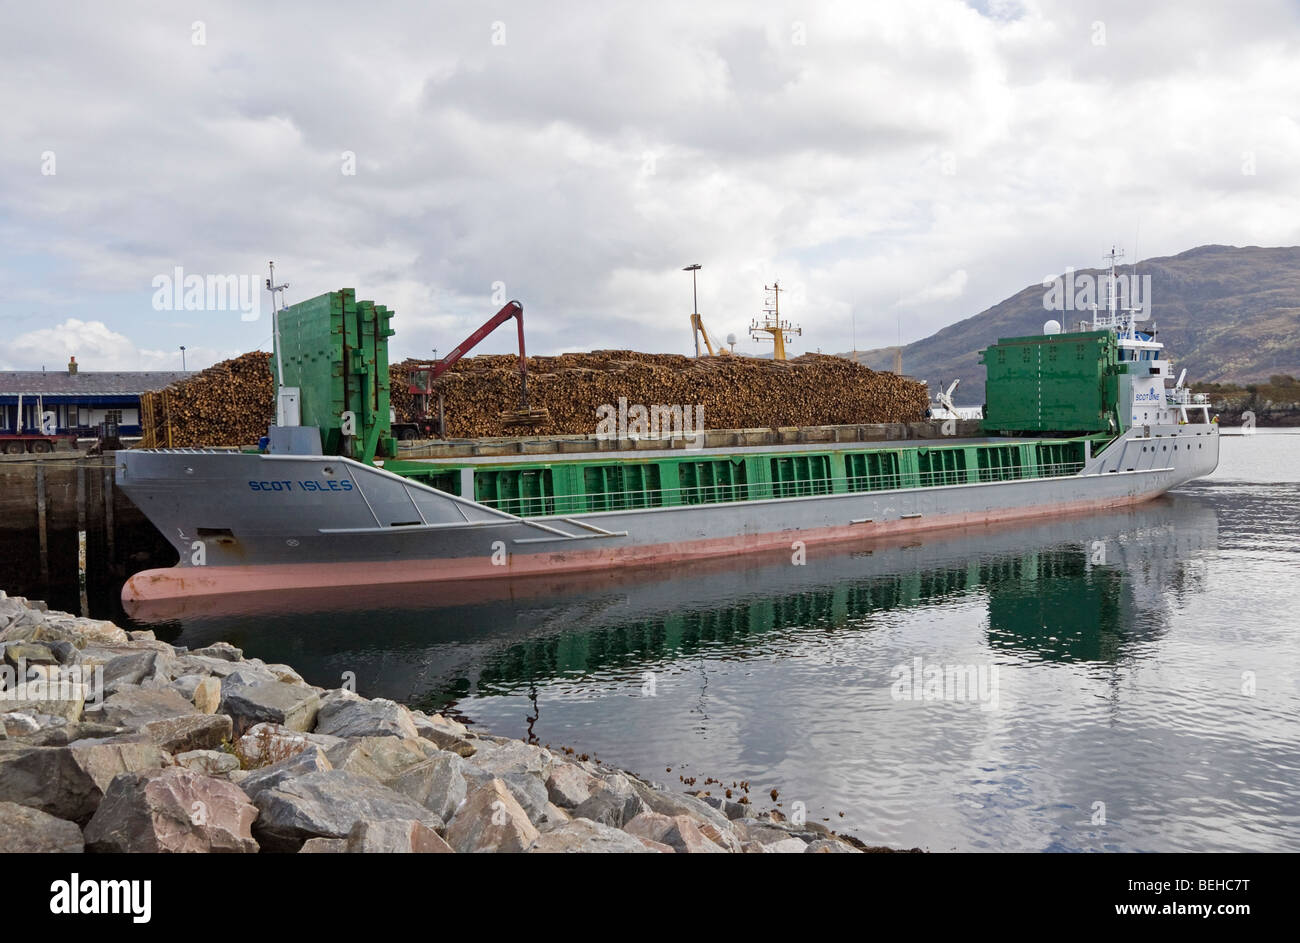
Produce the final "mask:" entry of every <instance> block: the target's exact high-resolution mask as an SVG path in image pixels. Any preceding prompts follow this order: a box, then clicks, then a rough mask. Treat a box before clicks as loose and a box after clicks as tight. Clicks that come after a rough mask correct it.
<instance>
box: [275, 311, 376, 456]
mask: <svg viewBox="0 0 1300 943" xmlns="http://www.w3.org/2000/svg"><path fill="white" fill-rule="evenodd" d="M279 318H280V352H281V357H282V359H283V361H284V378H283V380H282V381H281V385H283V386H290V387H295V386H296V387H298V388H299V389H300V390H301V398H300V401H301V403H302V420H301V421H302V425H304V426H319V427H320V432H321V446H322V448H323V450H324V452H325V454H327V455H347V456H348V457H349V458H354V459H356V460H357V461H361V462H369V461H371V460H372V459H374V458H376V457H379V458H385V457H392V456H395V455H396V454H397V443H396V442H395V441H394V439H393V437H392V434H391V432H390V431H389V427H390V423H389V411H388V406H389V386H388V384H389V380H388V338H389V337H391V336H392V335H393V334H394V331H393V328H392V327H391V326H390V324H389V322H390V321H391V320H392V318H393V312H392V311H390V310H389V309H388V308H387V307H385V306H384V305H377V304H375V303H374V302H373V301H357V300H356V290H355V289H352V288H342V289H340V290H338V291H331V292H328V293H326V294H324V295H317V296H316V297H315V298H309V299H308V300H307V301H301V302H299V303H298V304H295V305H290V306H288V307H287V308H285V309H284V310H282V311H281V312H280V313H279ZM275 369H276V367H275V358H274V357H272V358H271V370H272V372H273V373H274V372H275ZM277 379H278V378H277ZM345 412H351V413H352V415H353V417H355V423H356V426H355V429H356V431H355V434H354V435H353V436H346V435H344V430H343V427H342V422H343V419H342V417H343V415H344V413H345Z"/></svg>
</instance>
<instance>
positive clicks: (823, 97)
mask: <svg viewBox="0 0 1300 943" xmlns="http://www.w3.org/2000/svg"><path fill="white" fill-rule="evenodd" d="M1135 7H1137V9H1134V8H1135ZM0 63H3V65H0V70H2V71H0V76H2V77H3V78H2V81H0V110H2V112H3V114H4V132H3V134H2V135H0V250H2V251H0V290H2V292H3V295H2V297H3V301H2V302H0V328H2V329H3V335H4V337H5V343H4V344H3V346H0V368H19V369H39V368H40V367H41V366H42V365H45V366H49V367H51V368H56V367H61V366H62V365H63V364H64V363H66V361H67V358H68V355H69V354H75V355H76V356H77V358H78V361H79V362H80V363H81V364H82V365H83V366H84V367H85V368H86V369H114V368H117V369H160V368H161V369H177V368H178V367H179V365H180V364H179V361H180V357H179V351H178V348H179V346H180V345H182V344H184V345H186V346H187V347H188V348H189V351H188V365H189V366H190V367H191V368H194V367H195V366H205V365H207V364H209V363H212V362H214V361H216V360H219V359H222V358H224V357H226V356H231V355H234V354H237V353H240V352H243V351H246V350H252V349H256V348H259V347H261V348H262V349H269V343H270V335H271V328H270V319H269V315H268V314H267V310H268V307H269V302H268V301H267V299H266V298H265V296H262V302H263V303H262V306H261V314H260V315H259V316H257V317H255V318H254V317H253V316H252V315H250V314H244V313H242V312H240V311H239V310H184V307H183V298H182V303H181V304H180V305H177V306H176V307H179V308H180V310H169V309H168V308H167V306H166V304H165V303H163V304H162V305H161V306H162V307H163V310H157V308H158V307H159V304H157V303H156V302H157V295H158V292H157V291H156V280H157V279H158V278H160V277H162V276H164V275H166V276H172V275H173V273H174V272H175V270H176V268H177V267H178V266H179V267H180V268H181V269H182V270H183V272H184V273H185V274H186V275H198V276H200V277H203V278H206V277H208V276H239V275H244V276H246V277H247V278H248V279H249V280H250V283H251V282H252V280H258V282H257V283H258V284H260V279H261V278H262V277H263V276H264V274H265V270H266V263H267V261H268V260H270V259H274V260H275V262H276V264H277V275H278V276H280V278H281V280H283V281H287V282H289V284H290V286H291V287H290V288H289V290H288V300H289V301H291V302H292V301H300V300H302V299H304V298H307V297H310V296H312V295H315V294H319V293H321V292H324V291H328V290H331V289H334V288H338V287H342V286H355V287H356V288H357V290H358V294H359V296H361V297H367V298H374V299H375V300H377V301H380V302H383V303H386V304H388V305H389V306H390V307H394V308H396V310H397V319H396V320H395V321H394V326H395V327H396V328H397V332H398V333H397V336H396V337H395V338H394V344H395V351H394V353H395V354H396V355H397V356H399V357H400V356H407V355H412V356H429V355H430V354H431V352H432V350H433V349H434V348H438V349H440V350H441V351H442V352H446V351H447V350H449V349H450V348H451V347H452V346H454V345H455V344H456V343H457V342H459V341H460V340H461V339H462V338H463V337H464V336H465V335H466V334H467V333H469V332H470V331H471V330H473V329H474V328H475V327H477V326H478V324H479V323H481V322H482V321H483V320H485V319H486V318H487V317H488V316H489V315H490V314H492V313H493V312H494V311H496V309H497V308H498V307H499V306H500V305H499V303H495V302H494V300H493V296H494V293H495V294H498V295H500V294H504V295H505V296H506V297H510V298H518V299H520V300H521V301H522V302H523V303H524V307H525V311H526V322H527V326H528V335H529V344H530V352H537V353H553V352H558V351H561V350H582V349H591V348H601V347H631V348H636V349H641V350H650V351H672V352H681V353H686V352H689V351H690V349H691V335H690V329H689V323H688V319H687V315H688V314H689V312H690V304H691V296H690V289H691V286H690V276H689V275H688V274H686V273H684V272H682V271H681V268H682V266H684V265H687V264H689V263H692V262H699V263H701V264H702V265H703V269H702V270H701V271H700V273H699V274H700V284H699V289H700V310H701V312H702V314H703V316H704V320H705V324H706V326H707V327H708V328H709V329H710V330H711V331H712V332H714V333H716V334H719V335H722V336H725V335H726V334H727V333H729V332H734V333H736V334H737V335H738V337H739V338H740V343H739V344H738V345H737V350H738V351H746V352H754V353H757V352H760V351H761V350H763V347H762V346H761V345H760V344H759V343H757V342H753V341H751V340H749V338H748V337H747V335H746V328H747V326H748V324H749V321H750V319H751V318H752V317H753V316H754V315H755V314H757V313H759V311H760V310H761V307H762V301H763V286H764V284H767V283H770V282H771V281H772V280H774V279H780V281H781V284H782V285H783V287H785V288H786V289H787V294H786V295H785V296H784V297H783V306H782V307H783V313H788V315H789V316H790V317H791V318H792V319H793V320H795V321H796V322H798V323H800V324H801V325H802V326H803V331H804V333H803V336H802V337H801V338H799V339H798V340H797V343H796V344H794V345H793V349H794V351H796V352H801V351H804V350H816V349H819V348H820V349H821V350H823V351H826V352H831V351H842V350H847V349H849V347H850V346H851V344H853V343H854V340H855V327H854V325H855V322H856V344H857V346H858V348H859V349H865V348H869V347H875V346H882V345H887V344H892V343H894V342H895V338H896V337H897V336H899V335H900V334H901V337H902V339H903V341H904V342H906V341H910V340H915V339H917V338H919V337H923V336H925V335H927V334H930V333H933V332H934V331H935V330H937V329H939V328H941V327H943V326H945V325H947V324H950V323H952V322H954V321H956V320H959V319H961V318H964V317H968V316H970V315H972V314H975V313H977V312H979V311H980V310H982V309H984V308H986V307H988V306H989V305H991V304H993V303H996V302H997V301H999V300H1001V299H1002V298H1004V297H1006V296H1007V295H1009V294H1012V293H1013V292H1015V291H1017V290H1019V289H1020V288H1023V287H1024V286H1025V285H1027V284H1030V283H1033V282H1037V281H1040V280H1042V279H1043V278H1044V277H1045V276H1046V275H1049V274H1052V273H1057V272H1060V271H1062V270H1063V269H1064V268H1065V267H1066V266H1067V265H1073V266H1076V267H1081V268H1082V267H1088V266H1094V265H1098V264H1099V263H1100V260H1101V255H1102V253H1103V252H1104V251H1105V250H1106V249H1107V248H1109V246H1110V245H1111V244H1112V243H1116V244H1118V245H1120V246H1121V247H1122V248H1124V249H1125V251H1126V252H1127V253H1128V257H1129V258H1132V255H1133V253H1134V251H1135V248H1136V252H1137V254H1138V255H1140V256H1141V257H1144V258H1145V257H1151V256H1158V255H1168V254H1172V253H1176V252H1180V251H1182V250H1184V249H1188V248H1191V247H1193V246H1196V245H1201V244H1205V243H1226V244H1234V245H1295V244H1297V243H1300V5H1297V4H1296V3H1294V2H1280V0H1279V2H1258V3H1255V2H1246V3H1236V4H1225V3H1220V2H1190V3H1189V2H1186V0H1178V2H1170V3H1158V2H1155V3H1143V4H1140V5H1135V4H1131V3H1127V2H1118V0H1117V2H1112V0H1097V2H1088V3H1060V4H1058V3H1055V2H1039V0H1026V2H1015V0H978V2H971V3H961V2H957V0H909V2H907V3H874V2H844V3H833V2H817V3H754V2H716V3H709V4H702V3H699V2H683V3H674V2H657V3H654V4H645V3H630V2H629V3H622V2H617V3H605V4H595V3H584V4H578V3H563V2H558V3H556V2H553V3H546V4H542V3H536V2H518V3H512V2H496V3H493V4H480V3H473V2H468V0H456V2H437V3H429V4H410V5H404V4H386V3H382V2H369V3H364V4H357V3H350V2H349V3H330V2H314V3H310V4H306V3H304V4H291V3H285V4H275V5H268V4H252V3H250V4H238V3H204V2H198V3H188V2H173V3H158V4H152V5H132V4H129V3H115V4H111V5H109V4H99V3H93V4H92V3H87V4H84V5H78V4H74V3H58V4H32V3H30V2H8V0H5V2H0ZM227 307H230V308H235V307H236V306H235V305H228V306H227ZM255 313H256V312H254V314H255ZM511 343H512V338H511V335H510V333H509V332H504V331H503V332H501V333H500V335H499V336H496V337H494V338H492V339H491V340H490V341H489V342H488V343H487V344H486V345H485V346H484V347H483V348H482V349H484V350H487V351H493V352H500V351H506V350H509V349H510V347H511ZM767 349H770V345H769V347H768V348H767Z"/></svg>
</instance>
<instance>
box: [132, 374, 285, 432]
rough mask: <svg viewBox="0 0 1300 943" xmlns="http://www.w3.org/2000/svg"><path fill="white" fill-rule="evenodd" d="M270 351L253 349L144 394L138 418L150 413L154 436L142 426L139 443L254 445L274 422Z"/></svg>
mask: <svg viewBox="0 0 1300 943" xmlns="http://www.w3.org/2000/svg"><path fill="white" fill-rule="evenodd" d="M269 356H270V355H269V354H267V353H266V352H265V351H260V350H255V351H252V352H251V353H247V354H243V355H241V356H239V357H236V358H235V359H234V360H223V361H222V362H221V363H218V364H215V365H213V366H211V367H208V369H206V370H201V371H199V372H198V373H195V374H194V375H193V376H188V377H186V378H185V379H183V380H178V381H176V382H175V383H173V384H172V385H171V386H169V387H167V388H166V389H164V390H161V391H160V392H157V393H149V394H145V397H144V398H142V402H141V407H142V408H141V413H142V416H141V420H142V424H145V423H146V422H147V419H148V418H150V417H151V418H152V429H153V432H154V437H155V439H156V441H155V442H153V443H150V442H149V441H148V439H149V435H148V431H149V430H147V429H146V431H145V436H144V439H143V440H142V441H141V443H140V444H141V445H142V446H145V447H150V446H154V447H159V448H167V447H169V446H170V447H171V448H178V449H180V448H199V447H202V446H210V445H253V444H256V443H257V440H258V439H260V438H261V437H262V436H264V435H266V428H267V426H269V425H270V424H271V423H272V422H274V421H275V391H274V389H273V387H272V383H271V369H270V365H269V361H268V358H269ZM168 426H170V434H171V438H170V442H169V441H168V438H167V435H168V432H167V427H168Z"/></svg>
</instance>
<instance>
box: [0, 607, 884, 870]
mask: <svg viewBox="0 0 1300 943" xmlns="http://www.w3.org/2000/svg"><path fill="white" fill-rule="evenodd" d="M0 689H2V690H0V721H2V722H3V729H2V730H0V852H81V851H88V852H180V851H196V852H204V851H220V852H258V851H262V852H313V853H320V852H459V853H469V852H533V853H556V852H675V853H727V852H733V853H735V852H743V853H773V852H797V853H833V852H858V851H888V850H890V849H885V848H879V849H875V848H868V847H867V846H865V845H863V844H862V843H861V842H858V841H857V840H856V839H853V838H851V837H849V836H843V835H838V834H836V833H835V832H832V831H831V830H830V829H828V828H826V827H825V826H823V825H820V824H817V823H811V822H806V821H798V822H795V821H788V820H786V819H785V817H784V816H783V815H782V814H781V813H780V812H779V811H776V810H773V811H770V812H766V813H756V812H754V811H753V810H752V809H751V808H750V806H749V805H748V804H746V803H743V802H737V801H732V800H731V799H727V798H722V797H714V796H707V795H703V794H701V795H689V794H684V793H679V792H673V791H670V790H668V789H665V788H663V787H662V786H658V785H656V784H653V783H649V782H646V781H644V780H642V779H639V778H638V777H636V776H634V775H632V774H631V773H628V772H626V771H623V770H618V769H613V768H610V767H608V766H605V765H603V764H600V763H598V762H596V761H594V760H591V759H589V758H585V757H584V756H582V755H572V754H571V753H570V751H568V750H563V751H559V752H555V751H551V750H548V749H546V748H544V747H541V746H536V745H531V744H528V743H525V742H523V741H521V740H511V739H508V738H505V737H495V736H489V735H486V734H482V733H477V732H473V731H471V730H469V729H468V728H467V727H465V726H464V725H463V724H460V723H458V722H456V721H454V720H451V719H449V718H445V717H443V716H441V715H438V714H434V715H427V714H424V713H422V712H420V711H412V710H409V709H407V708H406V707H404V706H402V705H400V704H397V703H396V702H394V701H389V700H383V699H369V698H364V697H361V696H360V695H358V694H355V693H353V692H351V691H348V690H346V689H341V688H339V689H332V690H330V689H324V688H318V687H315V686H312V685H309V684H308V683H307V682H306V681H304V680H303V678H302V677H301V676H300V675H298V673H297V672H295V671H294V670H293V669H292V668H291V667H289V666H288V665H279V664H266V663H265V662H263V661H261V660H259V659H256V658H244V656H243V653H242V652H241V651H240V650H239V649H237V648H235V647H234V646H232V645H229V644H226V643H224V642H223V643H218V644H216V645H209V646H207V647H205V648H201V649H195V650H193V651H189V650H187V649H185V648H181V647H176V646H172V645H169V644H167V643H166V642H162V641H159V640H158V639H156V638H155V637H154V635H153V633H152V632H147V631H145V632H127V631H124V630H123V629H121V628H119V627H118V626H116V625H114V624H113V623H112V622H105V621H100V620H96V619H85V618H79V617H76V616H72V615H69V614H67V613H62V612H55V611H49V610H47V609H46V607H45V605H44V604H43V603H39V602H34V601H30V602H29V601H28V600H26V599H23V598H22V597H10V596H6V595H5V594H4V593H3V592H2V591H0Z"/></svg>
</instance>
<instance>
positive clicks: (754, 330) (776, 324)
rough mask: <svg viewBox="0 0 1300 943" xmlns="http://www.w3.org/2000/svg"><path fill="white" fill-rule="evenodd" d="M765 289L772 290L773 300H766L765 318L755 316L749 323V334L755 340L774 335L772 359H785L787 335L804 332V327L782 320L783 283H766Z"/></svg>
mask: <svg viewBox="0 0 1300 943" xmlns="http://www.w3.org/2000/svg"><path fill="white" fill-rule="evenodd" d="M763 290H764V291H766V292H770V293H771V295H770V297H771V301H765V302H764V308H763V320H762V321H761V322H760V321H759V320H758V319H757V318H755V319H754V320H753V321H752V322H751V323H750V325H749V336H750V337H752V338H753V339H754V340H762V337H761V335H763V334H769V335H771V337H772V359H773V360H785V359H786V358H785V342H786V340H788V337H787V335H792V334H800V335H802V334H803V328H801V327H796V326H795V325H793V324H791V323H790V322H789V321H782V320H781V291H782V289H781V283H780V282H773V283H772V284H771V285H770V286H768V285H764V286H763Z"/></svg>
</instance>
